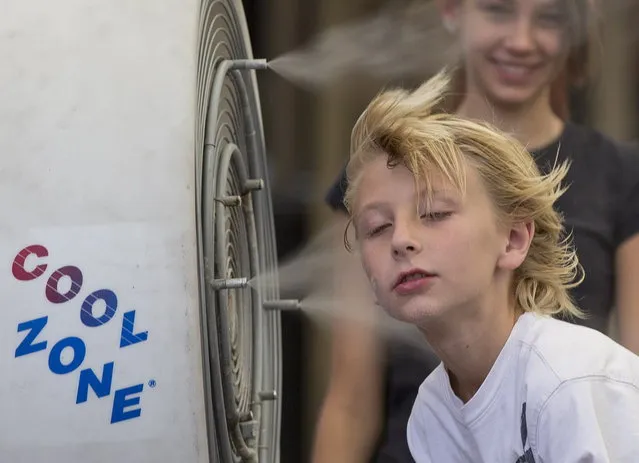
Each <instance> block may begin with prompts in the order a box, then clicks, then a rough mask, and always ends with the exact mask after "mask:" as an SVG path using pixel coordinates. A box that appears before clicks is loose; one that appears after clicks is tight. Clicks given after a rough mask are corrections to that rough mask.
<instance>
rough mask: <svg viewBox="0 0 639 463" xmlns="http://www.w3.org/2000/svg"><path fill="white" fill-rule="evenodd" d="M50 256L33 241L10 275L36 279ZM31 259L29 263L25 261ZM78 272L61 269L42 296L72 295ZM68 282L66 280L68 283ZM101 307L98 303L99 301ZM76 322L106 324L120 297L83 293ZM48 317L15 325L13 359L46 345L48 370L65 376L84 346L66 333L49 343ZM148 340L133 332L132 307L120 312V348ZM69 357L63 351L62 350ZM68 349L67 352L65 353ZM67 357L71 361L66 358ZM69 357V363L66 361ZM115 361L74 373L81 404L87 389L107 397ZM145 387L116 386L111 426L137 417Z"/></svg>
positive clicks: (60, 298) (57, 300)
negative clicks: (99, 309)
mask: <svg viewBox="0 0 639 463" xmlns="http://www.w3.org/2000/svg"><path fill="white" fill-rule="evenodd" d="M48 256H49V251H48V250H47V248H45V247H44V246H41V245H38V244H34V245H32V246H28V247H26V248H24V249H23V250H21V251H20V252H19V253H18V254H17V255H16V257H15V259H14V260H13V265H12V268H11V270H12V273H13V276H14V277H15V278H16V279H17V280H18V281H31V280H35V279H37V278H40V277H41V276H43V275H44V274H45V272H46V271H47V267H48V265H47V264H46V263H45V262H44V259H45V258H46V257H48ZM27 261H29V263H30V265H27ZM63 279H68V280H70V281H71V286H70V288H69V289H68V290H67V291H66V292H64V293H62V292H60V286H61V285H60V281H61V280H63ZM82 281H83V275H82V271H81V270H80V269H79V268H78V267H75V266H73V265H67V266H64V267H60V268H59V269H57V270H55V271H53V272H52V273H51V274H50V276H49V278H48V279H47V281H46V285H45V297H46V299H47V300H48V301H49V302H50V303H51V304H63V303H65V302H69V301H71V300H73V299H75V298H76V297H77V296H78V294H79V293H80V291H81V290H82ZM66 286H68V284H67V285H66ZM98 301H103V303H104V305H106V310H105V311H104V313H103V314H102V315H100V316H96V315H95V314H94V306H95V305H96V302H98ZM100 305H102V304H100ZM80 308H81V309H80V320H81V321H82V324H83V325H84V326H85V327H87V328H88V329H96V328H99V327H100V326H102V325H105V324H107V323H109V322H110V321H111V320H113V318H114V317H115V315H116V312H117V309H118V297H117V295H116V294H115V292H113V291H112V290H110V289H98V290H97V291H93V292H92V293H91V294H89V295H88V296H86V297H85V298H84V300H83V301H82V304H81V306H80ZM48 320H49V317H48V316H44V317H40V318H34V319H33V320H28V321H25V322H22V323H18V333H19V334H21V339H19V341H18V347H16V350H15V357H16V358H19V357H24V356H25V355H31V354H34V353H36V352H41V351H46V350H47V348H49V347H50V349H49V360H48V365H49V370H50V371H51V373H53V374H56V375H67V374H69V373H72V372H74V371H76V370H77V369H79V368H80V367H81V366H82V363H83V362H84V359H85V357H86V355H87V349H86V344H85V343H84V341H83V340H82V339H81V338H79V337H76V336H69V337H66V338H63V339H60V340H59V341H57V342H55V343H53V342H51V343H50V342H49V341H48V340H47V339H46V338H47V332H46V331H47V330H46V326H47V322H48ZM147 338H148V332H147V331H138V332H136V328H135V310H131V311H128V312H125V313H124V314H123V315H122V329H121V334H120V348H121V349H122V348H125V347H129V346H133V345H135V344H139V343H141V342H145V341H146V340H147ZM65 350H66V351H67V355H63V352H64V351H65ZM69 353H70V355H69ZM69 358H70V360H68V359H69ZM64 360H68V361H66V362H65V361H64ZM114 368H115V363H114V362H109V363H105V364H104V366H103V367H102V372H100V373H96V372H95V371H93V370H92V369H91V368H87V369H83V370H81V371H80V374H79V377H78V390H77V396H76V400H75V403H76V404H82V403H84V402H86V401H87V400H88V397H89V389H91V390H92V391H93V392H94V393H95V395H96V396H97V397H98V398H103V397H108V396H110V395H111V389H112V388H111V385H112V383H113V371H114ZM149 386H150V387H154V386H155V382H154V381H149ZM143 389H144V383H140V384H135V385H133V386H130V387H125V388H122V389H118V390H117V391H115V392H114V393H113V407H112V409H111V424H114V423H118V422H121V421H126V420H130V419H133V418H137V417H139V416H140V414H141V412H142V410H141V407H140V396H141V394H142V391H143Z"/></svg>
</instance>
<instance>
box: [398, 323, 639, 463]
mask: <svg viewBox="0 0 639 463" xmlns="http://www.w3.org/2000/svg"><path fill="white" fill-rule="evenodd" d="M407 438H408V445H409V447H410V451H411V453H412V455H413V458H414V459H415V461H416V462H417V463H533V462H534V463H604V462H610V463H637V462H639V356H636V355H634V354H633V353H631V352H630V351H629V350H627V349H624V348H623V347H621V346H620V345H619V344H616V343H615V342H614V341H612V340H611V339H609V338H608V337H606V336H605V335H603V334H601V333H599V332H597V331H594V330H591V329H589V328H584V327H581V326H576V325H572V324H570V323H567V322H561V321H558V320H555V319H552V318H549V317H543V316H539V315H535V314H532V313H526V314H524V315H522V316H521V317H519V320H518V321H517V323H516V325H515V327H514V329H513V331H512V333H511V335H510V337H509V338H508V341H507V342H506V345H505V346H504V348H503V349H502V351H501V353H500V354H499V356H498V358H497V361H496V362H495V364H494V365H493V367H492V369H491V371H490V373H489V374H488V376H487V377H486V380H485V381H484V383H483V384H482V385H481V387H480V388H479V390H478V391H477V393H476V394H475V395H474V396H473V397H472V399H471V400H470V401H468V402H467V403H466V404H464V403H463V402H462V401H461V400H460V399H459V398H458V397H457V396H456V395H455V394H454V392H453V391H452V389H451V387H450V381H449V377H448V374H447V372H446V369H445V368H444V366H443V364H440V365H439V366H438V367H437V368H436V369H435V370H434V371H433V372H432V373H431V374H430V375H429V376H428V378H426V380H425V381H424V382H423V383H422V385H421V387H420V389H419V393H418V395H417V399H416V400H415V404H414V405H413V410H412V413H411V416H410V419H409V422H408V431H407Z"/></svg>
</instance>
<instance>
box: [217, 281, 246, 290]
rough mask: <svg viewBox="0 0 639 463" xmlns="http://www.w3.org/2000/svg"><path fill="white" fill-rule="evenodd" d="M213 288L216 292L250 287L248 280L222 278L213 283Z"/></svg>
mask: <svg viewBox="0 0 639 463" xmlns="http://www.w3.org/2000/svg"><path fill="white" fill-rule="evenodd" d="M211 286H212V287H213V289H214V290H215V291H219V290H221V289H238V288H246V287H247V286H248V278H220V279H218V280H213V281H211Z"/></svg>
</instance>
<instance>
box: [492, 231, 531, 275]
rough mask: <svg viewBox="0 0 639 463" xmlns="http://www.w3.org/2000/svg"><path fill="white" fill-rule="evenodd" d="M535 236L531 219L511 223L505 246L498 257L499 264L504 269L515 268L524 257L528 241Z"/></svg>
mask: <svg viewBox="0 0 639 463" xmlns="http://www.w3.org/2000/svg"><path fill="white" fill-rule="evenodd" d="M533 236H535V223H534V222H533V221H527V222H517V223H513V224H512V225H511V227H510V232H509V234H508V241H507V243H506V247H505V248H504V251H503V253H502V255H501V257H500V259H499V266H500V267H501V268H503V269H506V270H515V269H516V268H518V267H519V266H520V265H521V264H522V263H523V262H524V260H525V259H526V256H527V255H528V250H529V249H530V243H532V239H533Z"/></svg>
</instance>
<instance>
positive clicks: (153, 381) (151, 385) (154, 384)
mask: <svg viewBox="0 0 639 463" xmlns="http://www.w3.org/2000/svg"><path fill="white" fill-rule="evenodd" d="M155 386H157V383H156V382H155V380H154V379H152V380H151V381H149V387H150V388H154V387H155Z"/></svg>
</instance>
